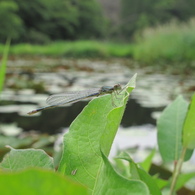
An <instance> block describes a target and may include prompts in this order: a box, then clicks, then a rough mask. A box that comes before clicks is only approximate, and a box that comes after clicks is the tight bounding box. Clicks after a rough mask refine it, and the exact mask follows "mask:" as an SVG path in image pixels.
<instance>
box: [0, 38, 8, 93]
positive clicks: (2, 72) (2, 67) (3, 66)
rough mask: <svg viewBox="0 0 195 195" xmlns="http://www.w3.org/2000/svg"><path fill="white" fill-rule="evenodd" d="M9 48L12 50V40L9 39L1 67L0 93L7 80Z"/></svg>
mask: <svg viewBox="0 0 195 195" xmlns="http://www.w3.org/2000/svg"><path fill="white" fill-rule="evenodd" d="M9 48H10V39H7V42H6V45H5V47H4V49H3V52H2V53H3V57H2V62H1V65H0V93H1V91H2V90H3V85H4V80H5V75H6V66H7V58H8V53H9Z"/></svg>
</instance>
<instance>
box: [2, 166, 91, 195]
mask: <svg viewBox="0 0 195 195" xmlns="http://www.w3.org/2000/svg"><path fill="white" fill-rule="evenodd" d="M0 183H1V194H3V195H12V194H14V195H22V194H28V195H55V194H56V195H66V194H67V195H76V194H78V195H87V194H88V193H87V189H85V188H84V187H83V186H80V185H78V184H76V183H75V182H73V181H70V180H69V179H67V178H64V177H63V176H62V175H60V174H57V173H55V172H52V171H49V170H41V169H29V170H25V171H24V170H23V171H22V172H15V173H5V172H1V173H0Z"/></svg>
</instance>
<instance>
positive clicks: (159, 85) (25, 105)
mask: <svg viewBox="0 0 195 195" xmlns="http://www.w3.org/2000/svg"><path fill="white" fill-rule="evenodd" d="M135 73H137V74H138V77H137V83H136V88H135V89H134V90H133V93H132V94H131V98H130V100H129V102H128V104H127V108H126V110H125V114H124V117H123V120H122V123H121V125H122V126H123V127H130V126H140V125H146V124H151V125H155V123H156V118H157V117H158V115H159V113H160V112H161V111H162V110H163V109H164V107H165V106H166V105H168V104H169V103H170V102H171V101H172V100H173V99H174V98H176V96H177V95H179V94H184V96H185V97H186V98H187V99H188V98H189V97H190V96H191V93H192V92H191V90H190V89H193V87H194V86H195V84H194V81H193V77H192V76H190V75H184V74H183V75H173V74H166V73H165V72H164V73H163V72H162V71H156V72H155V71H153V70H152V67H144V68H143V67H142V68H139V66H137V65H136V63H135V62H132V61H130V60H127V59H126V60H124V59H123V60H121V59H109V60H87V59H79V60H73V59H50V58H36V59H11V60H9V62H8V67H7V77H6V83H5V89H4V91H3V92H2V94H1V105H0V115H1V117H0V123H1V124H12V123H15V124H16V125H17V126H18V127H19V128H22V129H23V130H25V131H29V130H36V131H41V132H47V133H56V132H59V131H61V129H62V128H65V127H68V126H69V125H70V124H71V122H72V121H73V120H74V119H75V118H76V116H77V115H78V114H79V113H80V112H81V110H82V109H83V108H84V106H85V105H86V104H87V102H86V101H81V102H78V103H75V104H72V105H68V106H66V107H59V108H55V109H51V110H45V111H43V112H42V113H39V114H36V115H33V116H28V115H27V114H26V113H27V112H29V111H31V110H32V109H35V108H37V107H42V106H45V105H46V103H45V100H46V98H47V97H48V95H49V94H54V93H62V92H65V91H77V90H83V89H89V88H93V87H101V86H103V85H110V86H113V85H114V84H116V83H120V84H122V85H125V84H126V83H127V82H128V81H129V79H130V78H131V77H132V76H133V75H134V74H135Z"/></svg>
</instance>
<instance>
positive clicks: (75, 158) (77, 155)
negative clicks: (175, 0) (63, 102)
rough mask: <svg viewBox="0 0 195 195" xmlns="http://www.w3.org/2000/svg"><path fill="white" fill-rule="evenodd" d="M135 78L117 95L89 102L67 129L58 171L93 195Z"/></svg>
mask: <svg viewBox="0 0 195 195" xmlns="http://www.w3.org/2000/svg"><path fill="white" fill-rule="evenodd" d="M135 79H136V75H135V76H134V77H133V78H132V79H131V80H130V82H129V83H128V84H127V85H126V87H125V89H124V90H123V91H122V92H121V93H120V94H118V95H114V94H113V95H112V96H111V95H105V96H102V97H98V98H95V99H94V100H92V101H91V102H90V103H89V104H88V105H87V106H86V107H85V108H84V110H83V111H82V113H81V114H80V115H79V116H78V117H77V118H76V119H75V121H74V122H73V123H72V124H71V126H70V131H69V132H68V133H67V134H65V136H64V141H63V144H64V146H63V150H64V151H63V155H62V159H61V163H60V166H59V171H60V172H62V173H64V174H66V175H69V176H70V177H71V178H72V179H75V180H76V181H78V182H80V183H82V184H83V185H85V186H87V187H88V188H89V189H90V190H91V191H93V189H94V187H95V185H97V183H98V182H99V181H98V180H99V177H98V176H99V174H100V170H101V167H102V164H103V160H102V156H101V152H100V145H101V149H102V151H103V152H104V153H105V154H106V155H108V154H109V151H110V148H111V145H112V142H113V139H114V137H115V134H116V132H117V129H118V126H119V124H120V121H121V118H122V115H123V113H124V109H125V105H126V103H127V100H128V98H129V93H130V92H131V91H132V90H133V89H134V88H135Z"/></svg>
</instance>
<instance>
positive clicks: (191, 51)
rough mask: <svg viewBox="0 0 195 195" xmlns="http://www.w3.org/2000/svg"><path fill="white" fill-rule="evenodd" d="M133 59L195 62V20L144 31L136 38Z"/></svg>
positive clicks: (173, 22)
mask: <svg viewBox="0 0 195 195" xmlns="http://www.w3.org/2000/svg"><path fill="white" fill-rule="evenodd" d="M137 40H138V43H137V44H136V46H135V48H134V52H133V57H134V59H136V60H139V61H142V62H148V63H153V62H159V61H162V60H166V61H171V62H182V61H183V62H191V61H194V60H195V18H194V19H191V20H190V21H189V22H188V23H177V22H175V21H172V22H171V23H169V24H165V25H163V26H158V27H156V28H148V29H145V30H144V31H143V33H142V35H141V36H138V39H137Z"/></svg>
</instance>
